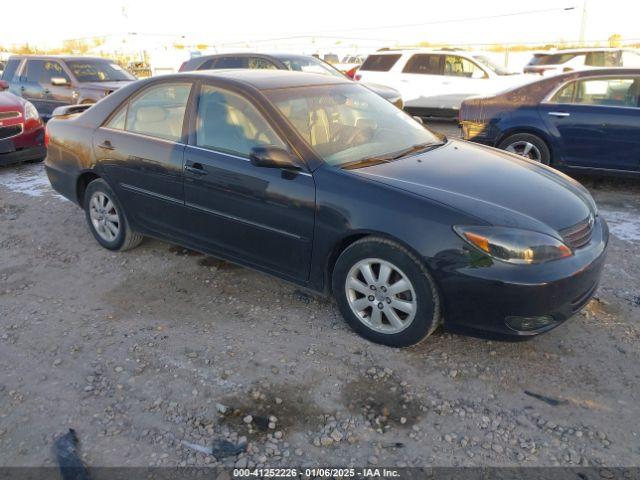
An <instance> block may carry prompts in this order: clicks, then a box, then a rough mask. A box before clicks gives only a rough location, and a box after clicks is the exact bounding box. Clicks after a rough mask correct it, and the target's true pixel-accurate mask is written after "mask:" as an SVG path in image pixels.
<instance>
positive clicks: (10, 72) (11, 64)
mask: <svg viewBox="0 0 640 480" xmlns="http://www.w3.org/2000/svg"><path fill="white" fill-rule="evenodd" d="M21 61H22V60H19V59H16V58H14V59H10V60H9V61H8V62H7V65H6V66H5V67H4V72H3V73H2V80H6V81H7V82H10V81H12V80H13V77H14V75H15V73H16V71H17V70H18V67H19V66H20V62H21Z"/></svg>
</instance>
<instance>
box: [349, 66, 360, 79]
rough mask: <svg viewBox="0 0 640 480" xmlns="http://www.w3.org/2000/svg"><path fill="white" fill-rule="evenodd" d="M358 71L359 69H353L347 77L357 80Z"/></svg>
mask: <svg viewBox="0 0 640 480" xmlns="http://www.w3.org/2000/svg"><path fill="white" fill-rule="evenodd" d="M357 71H358V67H353V68H351V69H350V70H349V71H348V72H347V77H349V78H355V77H356V72H357Z"/></svg>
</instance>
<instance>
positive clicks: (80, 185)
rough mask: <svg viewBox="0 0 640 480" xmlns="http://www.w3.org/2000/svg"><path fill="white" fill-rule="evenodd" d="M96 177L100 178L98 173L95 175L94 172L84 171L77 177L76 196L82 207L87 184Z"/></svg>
mask: <svg viewBox="0 0 640 480" xmlns="http://www.w3.org/2000/svg"><path fill="white" fill-rule="evenodd" d="M96 178H100V175H97V174H95V173H94V172H85V173H83V174H82V175H80V176H79V177H78V181H77V183H76V196H77V199H78V203H79V204H80V206H81V207H83V208H84V192H86V191H87V187H88V186H89V184H90V183H91V182H93V181H94V180H95V179H96Z"/></svg>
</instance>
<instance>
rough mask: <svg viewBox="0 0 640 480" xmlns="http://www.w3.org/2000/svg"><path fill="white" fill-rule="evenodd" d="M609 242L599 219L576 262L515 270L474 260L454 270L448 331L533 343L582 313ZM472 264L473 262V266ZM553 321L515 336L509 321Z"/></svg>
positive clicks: (447, 291) (448, 285)
mask: <svg viewBox="0 0 640 480" xmlns="http://www.w3.org/2000/svg"><path fill="white" fill-rule="evenodd" d="M608 240H609V230H608V227H607V224H606V222H605V221H604V220H603V219H602V218H601V217H598V218H597V220H596V224H595V225H594V232H593V237H592V239H591V241H590V242H589V244H588V245H587V246H585V247H583V248H581V249H579V250H577V251H576V252H575V254H574V255H573V256H572V257H569V258H566V259H562V260H557V261H552V262H548V263H543V264H539V265H512V264H508V263H505V262H500V261H496V260H491V259H488V257H485V256H482V258H478V257H477V256H476V257H475V260H474V257H473V255H474V254H473V252H469V255H468V256H467V261H466V265H464V266H461V265H456V266H455V267H453V266H452V268H451V270H450V271H449V272H447V274H445V275H444V278H443V279H442V281H441V289H442V292H443V297H444V308H445V310H444V326H445V328H447V329H449V330H452V331H462V332H469V333H472V332H485V333H487V332H491V333H496V334H499V335H500V336H507V337H530V336H534V335H537V334H540V333H543V332H546V331H549V330H551V329H553V328H555V327H557V326H558V325H560V324H561V323H563V322H564V321H566V320H567V319H569V318H570V317H572V316H573V315H575V314H576V313H578V312H579V311H580V310H581V309H582V308H583V307H584V306H585V305H586V304H587V303H588V302H589V300H590V299H591V297H592V296H593V294H594V293H595V291H596V289H597V286H598V283H599V280H600V275H601V272H602V267H603V265H604V262H605V257H606V250H607V245H608ZM469 259H470V260H469ZM545 316H546V317H549V316H550V317H552V318H553V322H552V323H551V324H549V325H546V326H545V327H543V328H540V329H536V330H532V331H518V330H514V329H513V328H512V327H510V326H509V325H508V323H507V319H508V318H510V317H527V318H531V317H534V318H535V317H545Z"/></svg>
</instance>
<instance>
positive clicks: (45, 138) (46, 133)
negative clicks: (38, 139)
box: [44, 125, 49, 147]
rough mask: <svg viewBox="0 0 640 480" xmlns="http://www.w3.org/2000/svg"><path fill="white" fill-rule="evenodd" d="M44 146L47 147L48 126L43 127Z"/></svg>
mask: <svg viewBox="0 0 640 480" xmlns="http://www.w3.org/2000/svg"><path fill="white" fill-rule="evenodd" d="M44 146H45V147H48V146H49V125H47V126H46V127H44Z"/></svg>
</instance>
